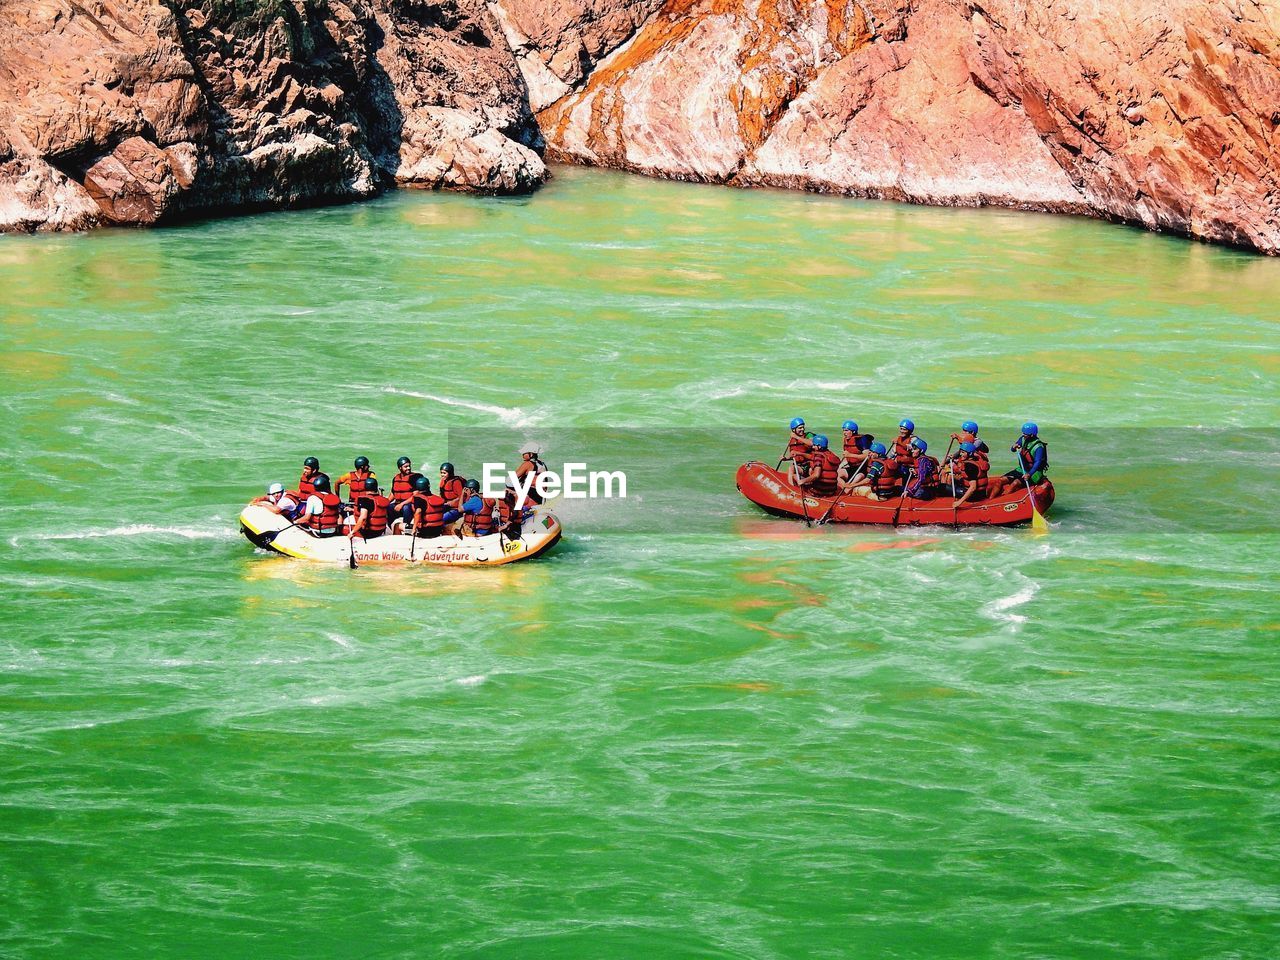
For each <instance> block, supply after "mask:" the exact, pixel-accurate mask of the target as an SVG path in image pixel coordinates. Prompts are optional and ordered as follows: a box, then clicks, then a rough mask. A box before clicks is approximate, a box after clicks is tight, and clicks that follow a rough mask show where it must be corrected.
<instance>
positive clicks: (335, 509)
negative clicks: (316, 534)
mask: <svg viewBox="0 0 1280 960" xmlns="http://www.w3.org/2000/svg"><path fill="white" fill-rule="evenodd" d="M312 496H314V497H319V498H320V503H321V504H322V505H323V506H324V509H323V510H322V511H321V512H320V513H319V514H318V515H315V516H312V517H311V525H312V526H313V527H315V528H316V529H317V530H319V531H321V532H322V533H323V532H326V531H332V530H337V529H338V526H339V525H340V524H341V523H342V498H341V497H340V496H338V495H337V494H336V493H333V492H332V491H330V492H329V493H313V494H312Z"/></svg>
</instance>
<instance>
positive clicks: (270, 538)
mask: <svg viewBox="0 0 1280 960" xmlns="http://www.w3.org/2000/svg"><path fill="white" fill-rule="evenodd" d="M301 522H302V520H301V519H298V520H295V521H293V523H291V524H289V526H287V527H281V528H280V529H279V530H271V531H268V532H267V533H264V534H263V535H262V540H261V541H260V543H261V545H262V546H264V547H269V546H270V545H271V544H272V543H274V542H275V539H276V537H278V536H280V534H282V533H284V532H285V531H286V530H288V529H290V528H292V527H296V526H297V525H298V524H300V523H301Z"/></svg>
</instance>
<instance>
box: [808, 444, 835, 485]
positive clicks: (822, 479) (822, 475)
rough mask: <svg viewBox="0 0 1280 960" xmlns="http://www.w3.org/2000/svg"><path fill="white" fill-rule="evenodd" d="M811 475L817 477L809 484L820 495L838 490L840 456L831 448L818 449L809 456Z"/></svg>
mask: <svg viewBox="0 0 1280 960" xmlns="http://www.w3.org/2000/svg"><path fill="white" fill-rule="evenodd" d="M809 466H810V476H813V477H814V478H815V479H814V481H813V483H811V484H810V485H809V486H810V487H811V488H812V489H813V492H814V493H816V494H818V495H819V496H827V495H829V494H832V493H835V492H836V481H837V479H838V478H839V476H840V458H839V457H838V456H836V455H835V454H834V453H832V452H831V451H830V450H816V451H814V454H813V456H812V457H810V458H809Z"/></svg>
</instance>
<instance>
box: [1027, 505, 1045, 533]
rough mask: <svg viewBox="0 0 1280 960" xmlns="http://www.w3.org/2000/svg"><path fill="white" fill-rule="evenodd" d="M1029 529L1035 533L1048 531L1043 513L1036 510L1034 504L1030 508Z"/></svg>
mask: <svg viewBox="0 0 1280 960" xmlns="http://www.w3.org/2000/svg"><path fill="white" fill-rule="evenodd" d="M1031 529H1032V530H1034V531H1035V532H1036V533H1048V532H1049V521H1048V520H1046V519H1045V518H1044V514H1043V513H1041V512H1040V511H1039V510H1037V509H1036V508H1035V507H1034V506H1033V507H1032V508H1031Z"/></svg>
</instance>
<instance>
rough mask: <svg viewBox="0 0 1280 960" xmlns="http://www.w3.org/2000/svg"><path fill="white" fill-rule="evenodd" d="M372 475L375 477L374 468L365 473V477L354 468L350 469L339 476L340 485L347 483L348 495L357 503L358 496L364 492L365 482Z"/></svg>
mask: <svg viewBox="0 0 1280 960" xmlns="http://www.w3.org/2000/svg"><path fill="white" fill-rule="evenodd" d="M370 477H373V471H372V470H370V471H368V472H367V473H365V475H364V476H363V477H361V476H357V475H356V472H355V471H354V470H350V471H348V472H347V473H344V474H343V475H342V476H340V477H339V478H338V485H339V486H341V485H342V484H344V483H345V484H346V485H347V496H348V497H350V498H351V502H352V503H355V502H356V497H357V496H362V495H363V494H364V482H365V481H366V480H368V479H369V478H370ZM374 479H376V478H374Z"/></svg>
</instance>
